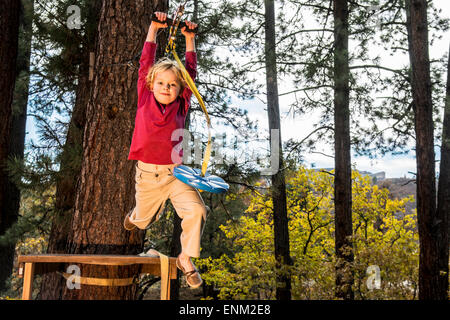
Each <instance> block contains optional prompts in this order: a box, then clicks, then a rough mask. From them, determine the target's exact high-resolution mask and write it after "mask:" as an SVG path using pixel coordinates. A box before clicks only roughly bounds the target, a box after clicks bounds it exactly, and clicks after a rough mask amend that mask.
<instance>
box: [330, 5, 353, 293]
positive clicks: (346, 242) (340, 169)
mask: <svg viewBox="0 0 450 320" xmlns="http://www.w3.org/2000/svg"><path fill="white" fill-rule="evenodd" d="M333 10H334V48H335V52H334V85H335V90H334V128H335V129H334V130H335V136H334V139H335V140H334V148H335V160H334V161H335V176H334V207H335V238H336V239H335V250H336V261H337V262H336V297H338V298H342V299H346V300H348V299H353V298H354V294H353V290H352V285H353V271H352V269H353V268H352V262H353V245H352V240H351V237H352V179H351V162H350V161H351V157H350V110H349V91H350V89H349V75H350V73H349V62H348V4H347V0H335V1H334V9H333Z"/></svg>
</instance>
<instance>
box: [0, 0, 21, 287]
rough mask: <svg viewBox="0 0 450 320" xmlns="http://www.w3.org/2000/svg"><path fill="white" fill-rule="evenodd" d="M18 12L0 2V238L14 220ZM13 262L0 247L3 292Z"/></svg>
mask: <svg viewBox="0 0 450 320" xmlns="http://www.w3.org/2000/svg"><path fill="white" fill-rule="evenodd" d="M20 12H21V3H20V0H3V1H0V26H1V28H2V32H0V43H1V45H0V61H1V64H0V74H1V77H0V96H1V99H0V119H1V122H0V235H2V234H4V233H5V231H6V230H7V229H8V228H9V227H11V225H12V224H13V223H14V222H15V221H16V220H17V213H16V212H14V210H11V208H10V205H11V202H10V201H8V198H7V196H8V193H9V191H10V190H9V188H8V187H9V186H10V184H8V181H9V178H8V173H7V171H6V161H7V159H8V155H9V153H10V135H11V128H12V118H13V116H12V104H13V97H14V86H15V82H16V75H17V69H16V65H17V54H18V41H19V40H18V39H19V24H20ZM13 260H14V244H9V245H5V246H0V290H2V289H4V288H5V287H4V286H5V280H6V279H8V277H9V276H10V275H11V269H12V265H13Z"/></svg>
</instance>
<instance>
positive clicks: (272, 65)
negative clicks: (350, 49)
mask: <svg viewBox="0 0 450 320" xmlns="http://www.w3.org/2000/svg"><path fill="white" fill-rule="evenodd" d="M264 8H265V14H264V19H265V23H264V30H265V36H266V42H265V62H266V82H267V116H268V118H269V130H270V137H271V141H272V140H275V141H276V142H275V143H276V146H275V148H274V149H272V147H271V157H272V156H275V157H277V158H278V159H277V160H275V161H276V162H277V163H278V168H277V169H278V170H276V172H273V173H272V177H271V179H272V185H271V194H272V202H273V215H274V216H273V228H274V244H275V260H276V261H277V273H278V274H277V294H276V297H277V299H278V300H290V299H291V279H290V275H289V273H288V272H286V271H285V270H283V269H285V268H283V267H284V266H285V265H287V266H289V265H290V264H291V257H290V254H289V230H288V219H287V208H286V184H285V177H284V170H285V168H284V161H283V147H282V141H281V126H280V108H279V105H278V82H277V62H276V45H275V43H276V39H275V6H274V2H273V1H270V0H265V1H264ZM274 132H276V133H277V136H278V137H276V138H274V137H272V135H273V134H274ZM277 151H278V152H277ZM272 153H275V154H274V155H273V154H272Z"/></svg>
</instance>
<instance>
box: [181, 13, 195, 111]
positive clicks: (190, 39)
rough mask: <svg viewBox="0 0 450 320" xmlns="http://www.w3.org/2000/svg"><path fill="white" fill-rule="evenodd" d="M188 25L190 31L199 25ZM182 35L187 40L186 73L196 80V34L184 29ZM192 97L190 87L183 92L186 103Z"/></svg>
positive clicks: (190, 23) (187, 23)
mask: <svg viewBox="0 0 450 320" xmlns="http://www.w3.org/2000/svg"><path fill="white" fill-rule="evenodd" d="M186 25H187V26H188V28H189V29H194V28H195V27H197V24H195V23H192V22H190V21H186ZM181 33H182V34H183V35H184V36H185V38H186V59H185V66H186V71H187V72H188V73H189V75H190V76H191V78H192V80H195V78H196V76H197V53H196V51H195V33H193V32H188V31H186V27H183V28H182V29H181ZM191 96H192V91H191V90H190V89H189V87H185V89H184V91H183V97H184V98H185V101H190V98H191ZM189 105H190V103H187V104H186V105H185V107H186V112H187V108H189Z"/></svg>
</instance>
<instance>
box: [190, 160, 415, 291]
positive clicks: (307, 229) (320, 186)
mask: <svg viewBox="0 0 450 320" xmlns="http://www.w3.org/2000/svg"><path fill="white" fill-rule="evenodd" d="M287 198H288V215H289V232H290V235H289V237H290V251H291V256H292V259H293V262H294V263H293V266H292V267H291V268H290V270H283V271H281V272H290V273H291V276H292V295H293V298H294V299H334V287H335V283H334V270H335V265H336V261H335V254H334V216H333V210H334V209H333V207H334V203H333V175H332V173H329V172H317V171H314V170H307V169H305V168H299V169H298V170H297V171H295V172H292V173H291V174H290V175H289V177H288V178H287ZM411 201H414V200H413V198H412V196H411V197H408V198H404V199H390V197H389V192H388V190H387V189H380V188H378V186H376V185H372V184H371V181H370V178H369V177H363V176H362V175H360V174H359V173H358V172H356V171H354V172H353V230H354V233H353V245H354V250H355V261H354V263H353V268H354V270H355V271H354V275H355V287H354V291H355V297H356V298H357V299H413V298H415V297H416V296H415V292H416V288H417V277H418V234H417V230H416V216H415V214H411V215H405V205H406V204H407V203H408V202H411ZM220 228H221V230H222V231H223V232H224V233H225V235H226V237H227V238H228V239H229V240H232V243H233V247H232V248H230V250H232V251H233V253H232V254H223V255H221V256H220V257H219V258H213V257H209V258H207V259H200V260H198V261H197V264H198V265H199V266H201V267H203V268H206V270H207V271H206V272H204V273H203V278H204V279H205V281H206V282H207V283H208V284H214V285H215V286H216V288H217V289H218V290H219V295H218V297H219V298H220V299H274V298H275V282H274V281H275V279H276V276H275V270H276V268H275V259H274V247H273V221H272V203H271V200H270V197H268V196H267V195H264V194H256V193H254V194H253V195H252V196H251V199H250V204H249V206H248V208H247V210H246V211H245V214H244V215H243V216H242V217H241V218H240V219H239V221H238V222H237V223H231V222H228V223H227V224H225V225H222V226H221V227H220ZM371 265H376V266H378V267H379V269H380V270H381V275H380V276H381V287H380V288H379V289H376V288H373V287H371V286H368V285H367V280H368V275H367V274H366V272H367V269H368V267H369V266H371Z"/></svg>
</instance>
